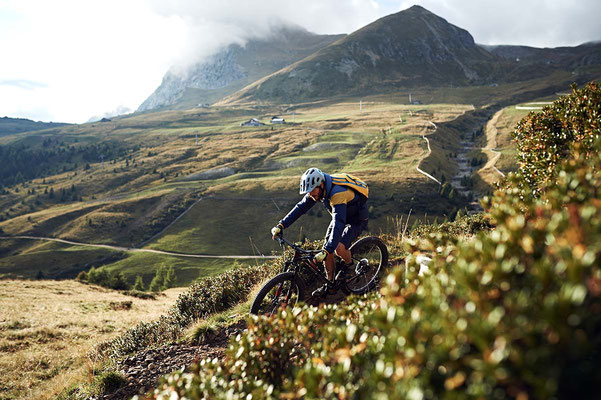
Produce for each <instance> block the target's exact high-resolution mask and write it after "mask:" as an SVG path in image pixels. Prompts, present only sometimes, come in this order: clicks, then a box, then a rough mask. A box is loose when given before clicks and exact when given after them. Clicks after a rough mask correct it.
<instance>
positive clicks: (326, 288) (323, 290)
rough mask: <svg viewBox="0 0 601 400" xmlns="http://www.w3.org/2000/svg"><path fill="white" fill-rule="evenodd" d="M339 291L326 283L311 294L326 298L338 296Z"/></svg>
mask: <svg viewBox="0 0 601 400" xmlns="http://www.w3.org/2000/svg"><path fill="white" fill-rule="evenodd" d="M336 292H338V290H336V288H334V287H331V286H330V285H329V284H327V283H325V284H324V285H323V286H322V287H320V288H317V289H315V290H314V291H313V293H311V296H313V297H325V296H328V295H331V294H336Z"/></svg>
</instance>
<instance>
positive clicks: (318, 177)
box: [300, 168, 325, 194]
mask: <svg viewBox="0 0 601 400" xmlns="http://www.w3.org/2000/svg"><path fill="white" fill-rule="evenodd" d="M323 181H325V177H324V175H323V172H321V171H320V170H319V169H317V168H309V169H308V170H306V171H305V173H304V174H303V176H301V179H300V194H305V193H309V192H310V191H311V190H313V189H315V188H316V187H317V186H319V185H321V182H323Z"/></svg>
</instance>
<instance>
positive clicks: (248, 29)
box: [150, 0, 382, 67]
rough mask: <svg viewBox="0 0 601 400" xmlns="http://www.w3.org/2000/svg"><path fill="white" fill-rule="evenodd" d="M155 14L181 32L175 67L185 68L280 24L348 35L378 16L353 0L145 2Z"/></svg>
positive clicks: (370, 4)
mask: <svg viewBox="0 0 601 400" xmlns="http://www.w3.org/2000/svg"><path fill="white" fill-rule="evenodd" d="M150 5H151V7H152V8H153V9H154V10H155V11H156V12H157V13H159V14H160V15H162V16H164V17H168V18H177V19H179V20H181V21H183V22H184V24H185V25H186V28H187V34H186V36H185V41H186V43H185V44H184V46H183V48H184V52H183V53H182V54H180V56H179V57H178V59H177V60H176V63H177V64H178V65H180V66H184V67H185V66H189V65H191V64H194V63H196V62H198V61H201V60H203V59H204V58H206V57H207V56H210V55H212V54H214V53H216V52H217V51H219V50H220V49H222V48H223V47H225V46H227V45H229V44H233V43H236V44H239V45H245V44H246V42H247V41H248V40H251V39H257V38H265V37H268V36H269V35H270V34H271V33H272V32H273V30H274V29H275V28H278V27H281V26H282V25H294V26H301V27H303V28H305V29H307V30H309V31H312V32H316V33H320V34H335V33H349V32H352V31H353V30H355V29H358V28H360V27H362V26H364V25H366V24H368V23H370V22H372V21H374V20H375V19H377V18H378V17H380V16H382V15H381V14H382V10H381V7H380V6H379V5H378V3H377V2H376V1H372V0H358V1H350V2H341V1H339V0H305V1H303V2H298V1H297V0H260V1H245V0H174V1H170V2H164V1H159V0H150Z"/></svg>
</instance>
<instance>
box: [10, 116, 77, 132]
mask: <svg viewBox="0 0 601 400" xmlns="http://www.w3.org/2000/svg"><path fill="white" fill-rule="evenodd" d="M64 125H67V124H63V123H58V122H39V121H38V122H36V121H32V120H30V119H25V118H9V117H6V116H5V117H2V118H0V137H2V136H8V135H14V134H15V133H21V132H30V131H41V130H44V129H51V128H56V127H59V126H64Z"/></svg>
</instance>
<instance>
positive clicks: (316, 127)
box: [0, 98, 472, 284]
mask: <svg viewBox="0 0 601 400" xmlns="http://www.w3.org/2000/svg"><path fill="white" fill-rule="evenodd" d="M396 100H397V101H396V102H395V101H391V99H382V100H380V99H378V98H374V100H371V101H370V100H369V99H366V100H364V101H363V102H362V109H361V110H360V109H359V106H358V104H357V103H355V102H338V103H336V102H322V103H310V104H304V105H297V106H295V107H294V109H293V110H287V111H286V114H284V115H285V117H286V119H288V121H289V122H291V119H294V121H295V123H292V124H286V125H280V126H270V125H266V126H262V127H258V128H252V127H251V128H249V127H241V126H240V122H241V121H244V120H247V119H249V118H250V117H251V116H258V117H260V118H261V119H263V120H266V119H268V118H269V116H270V115H273V114H276V113H279V111H281V110H277V109H276V110H274V109H269V108H260V107H254V108H230V107H227V108H226V107H224V108H221V109H211V110H202V111H185V112H165V113H159V114H148V115H143V116H137V117H134V118H128V119H122V120H116V121H111V122H109V123H95V124H87V125H81V126H70V127H68V128H65V130H62V131H57V132H55V133H48V134H46V135H42V136H39V135H24V136H20V137H7V138H5V140H6V142H5V143H6V146H17V147H18V146H27V147H26V148H27V149H31V150H32V151H33V150H35V149H36V148H39V147H43V146H44V145H45V146H47V147H50V148H52V149H56V152H57V154H60V155H63V154H66V153H67V152H68V151H69V150H65V151H64V152H63V151H62V150H61V149H71V148H72V147H73V148H75V149H76V150H75V151H74V154H77V151H78V150H77V149H78V148H84V149H88V148H90V146H94V147H93V148H94V149H95V151H96V150H98V149H104V148H105V147H106V145H107V143H118V144H119V147H118V149H119V151H116V152H114V153H112V156H111V157H112V158H109V157H108V156H107V157H106V158H105V160H104V166H103V165H102V162H99V160H95V161H96V162H90V163H86V164H83V165H82V164H80V163H74V162H73V164H70V163H69V162H68V161H65V163H66V164H67V166H68V167H67V171H65V172H62V169H61V171H59V172H58V173H56V172H54V170H53V169H50V170H49V171H42V174H44V173H45V172H46V173H47V174H48V175H42V176H37V177H36V178H34V179H31V180H25V181H24V182H22V183H19V184H16V185H11V186H8V187H6V189H5V190H6V192H7V193H6V194H5V195H4V196H2V198H0V201H1V202H2V203H3V205H4V210H5V212H4V214H2V219H4V221H3V222H0V229H2V231H3V233H4V234H5V235H13V236H14V235H29V236H43V237H58V238H62V239H68V240H73V241H76V242H82V243H97V244H113V245H118V246H122V247H133V246H139V245H140V244H144V245H145V246H148V247H150V248H154V249H160V250H167V251H175V252H183V253H193V254H203V253H204V254H214V255H229V254H234V255H251V254H255V253H257V254H258V253H263V254H268V253H269V252H271V251H272V250H276V249H277V248H276V247H275V246H274V243H273V241H271V239H270V238H269V236H268V232H269V228H270V227H271V225H272V224H274V223H275V222H277V221H278V220H279V219H280V218H281V217H283V215H284V214H285V213H286V212H287V210H288V209H289V208H290V207H291V206H292V205H293V204H294V203H295V202H296V201H297V200H298V199H299V196H297V194H296V193H297V186H298V183H297V181H298V176H299V175H300V174H301V173H302V171H304V169H306V168H307V167H309V166H311V165H318V166H319V167H321V168H323V169H324V170H325V171H328V172H336V171H342V170H345V171H349V172H354V173H357V174H359V175H360V176H364V177H366V179H368V181H369V183H370V186H371V187H372V193H373V196H372V199H371V200H370V204H371V215H372V218H371V222H370V223H371V228H372V230H373V231H374V232H379V231H380V230H388V229H390V228H391V223H390V221H389V218H388V217H389V216H390V215H396V214H398V213H405V214H407V213H409V212H410V211H411V212H412V215H413V216H416V217H418V218H422V219H423V218H425V216H426V214H427V215H428V216H436V215H438V216H441V217H443V216H444V215H450V214H452V213H453V212H454V211H455V210H456V209H457V207H458V205H457V204H454V203H452V202H448V201H447V200H445V199H444V198H441V197H440V196H439V195H438V189H437V187H436V184H434V183H432V182H428V180H427V179H426V178H424V177H423V176H422V175H420V174H419V173H418V172H417V171H416V170H415V166H416V165H417V164H418V163H419V162H420V161H421V159H422V158H423V157H424V156H425V155H426V153H427V151H426V149H425V147H424V142H423V139H421V136H422V135H424V134H425V135H429V134H431V133H432V132H433V130H432V129H431V128H429V126H431V125H430V124H429V122H428V121H430V120H431V121H436V122H437V123H438V122H444V121H449V120H452V119H454V118H456V117H457V116H458V115H461V114H462V113H464V112H465V111H466V110H470V109H471V108H472V107H471V106H468V105H460V104H458V105H453V104H449V105H445V104H432V105H424V106H404V105H402V104H399V103H400V100H401V99H398V98H397V99H396ZM292 112H294V116H292V115H291V113H292ZM399 117H400V119H399ZM401 120H402V121H403V122H401ZM116 136H119V141H118V142H116V139H115V137H116ZM197 136H198V144H196V138H197ZM44 143H45V144H44ZM98 152H99V151H98ZM95 154H96V153H95ZM107 154H108V153H107ZM74 157H75V156H74ZM72 161H74V160H72ZM58 165H59V166H60V165H64V163H61V162H60V161H59V162H58ZM52 168H56V167H54V166H53V167H52ZM59 168H60V167H59ZM215 171H217V172H215ZM219 171H222V172H219ZM223 171H225V173H224V172H223ZM51 193H54V195H53V196H52V195H51ZM428 199H432V200H433V201H431V200H428ZM196 202H198V203H196ZM194 204H196V205H195V206H194V207H192V208H191V209H190V210H189V212H188V213H186V214H185V215H184V217H182V218H181V219H179V220H178V221H177V222H175V223H174V224H173V225H170V224H171V223H172V222H173V221H174V220H175V218H176V217H177V216H179V215H181V214H182V213H183V212H184V211H186V210H187V209H189V208H190V207H191V206H192V205H194ZM327 223H328V218H327V217H326V213H325V211H324V210H321V209H319V208H318V207H316V209H315V210H314V211H312V213H311V215H309V216H307V218H304V219H303V220H302V221H301V222H299V224H297V225H296V226H295V227H294V230H292V232H295V233H293V236H296V237H298V238H301V237H309V238H318V237H320V236H321V235H322V234H323V232H324V230H325V226H326V225H327ZM208 227H210V229H208ZM149 240H150V241H149ZM33 243H35V242H28V241H24V240H19V241H6V240H3V241H2V254H3V255H4V256H3V258H2V259H0V260H1V264H0V265H2V272H1V273H3V274H4V276H25V277H34V276H36V275H37V274H38V270H39V271H42V273H43V274H44V276H46V277H74V276H75V275H76V274H77V272H78V271H80V270H82V269H89V268H90V267H91V266H97V265H99V264H102V263H104V264H108V266H107V267H108V268H110V269H115V270H122V271H123V272H124V273H125V275H126V276H127V277H128V278H129V279H131V280H132V282H133V278H134V277H135V276H136V275H137V274H141V275H143V276H144V277H145V278H146V279H150V277H151V276H152V275H153V273H154V270H155V269H156V268H157V267H158V265H160V264H162V263H169V264H175V266H176V273H177V276H178V279H179V283H180V284H184V283H185V282H190V281H191V280H193V279H194V278H195V277H198V276H206V275H209V274H211V273H214V272H215V271H217V270H219V269H221V268H224V267H226V266H227V265H228V264H227V262H221V261H218V260H215V261H207V260H200V261H199V260H192V259H184V258H173V257H170V256H154V255H153V256H150V255H139V254H136V255H133V254H130V253H128V252H115V251H112V250H108V249H104V250H99V249H91V248H90V249H87V248H82V247H78V246H67V245H58V244H54V245H42V244H40V243H35V244H33ZM44 246H47V248H48V249H55V250H56V251H55V252H54V255H53V257H52V258H47V256H46V255H47V254H48V253H47V252H46V250H44V249H45V247H44ZM50 251H53V250H50ZM71 256H73V257H71ZM60 260H62V261H60ZM117 260H119V261H117ZM19 265H24V266H29V267H27V268H18V266H19ZM57 265H60V267H62V268H63V269H64V272H61V273H60V274H59V267H57ZM195 275H196V276H195Z"/></svg>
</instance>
